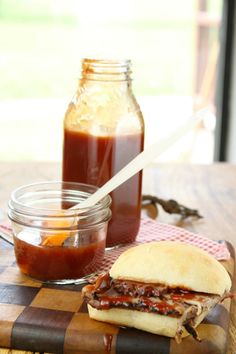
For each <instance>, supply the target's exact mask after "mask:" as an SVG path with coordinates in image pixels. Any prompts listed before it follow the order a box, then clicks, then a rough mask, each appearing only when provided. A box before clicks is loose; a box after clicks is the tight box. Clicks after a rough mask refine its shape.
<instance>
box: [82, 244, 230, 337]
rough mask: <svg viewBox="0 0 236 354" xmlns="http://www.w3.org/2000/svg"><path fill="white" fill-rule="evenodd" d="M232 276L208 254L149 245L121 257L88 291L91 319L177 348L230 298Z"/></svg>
mask: <svg viewBox="0 0 236 354" xmlns="http://www.w3.org/2000/svg"><path fill="white" fill-rule="evenodd" d="M230 288H231V279H230V277H229V274H228V272H227V271H226V269H225V268H224V267H223V266H222V264H221V263H220V262H218V261H217V260H216V259H215V258H213V257H212V256H210V255H209V254H208V253H207V252H205V251H203V250H201V249H200V248H197V247H195V246H191V245H188V244H184V243H180V242H168V241H161V242H150V243H145V244H141V245H139V246H135V247H132V248H130V249H128V250H127V251H125V252H124V253H122V254H121V255H120V256H119V258H118V259H117V260H116V261H115V263H114V264H113V266H112V267H111V269H110V271H109V273H106V274H101V275H100V276H98V277H97V279H96V281H95V282H94V283H93V284H88V285H86V286H85V287H84V288H83V290H82V293H83V297H84V299H85V300H86V302H87V304H88V312H89V316H90V318H92V319H95V320H98V321H103V322H109V323H114V324H117V325H121V326H128V327H134V328H137V329H140V330H143V331H147V332H151V333H154V334H159V335H164V336H168V337H174V338H175V339H176V341H177V342H178V343H180V342H181V340H182V338H183V337H186V336H187V335H189V334H191V335H192V336H193V337H194V338H195V339H196V340H200V338H199V337H198V334H197V330H196V327H197V326H198V325H199V323H201V322H202V320H203V319H204V318H205V317H206V316H207V314H208V313H209V312H210V311H211V310H212V309H213V308H214V307H215V306H216V305H217V304H218V303H220V302H221V301H223V300H224V299H225V298H227V297H230V296H232V295H231V294H230V292H229V291H230Z"/></svg>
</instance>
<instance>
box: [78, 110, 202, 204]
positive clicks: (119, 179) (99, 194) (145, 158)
mask: <svg viewBox="0 0 236 354" xmlns="http://www.w3.org/2000/svg"><path fill="white" fill-rule="evenodd" d="M206 111H207V110H206V109H202V110H200V111H198V112H196V113H195V114H194V115H193V116H192V117H191V118H190V119H188V121H187V122H186V123H185V124H184V125H182V126H181V127H180V128H178V129H177V130H176V131H175V132H174V133H173V134H171V135H170V136H169V137H168V138H165V139H163V140H161V141H158V142H156V143H154V144H153V145H151V146H149V147H148V148H147V149H145V150H144V151H143V152H141V153H140V154H139V155H137V156H136V157H135V158H134V159H133V160H132V161H130V162H129V163H128V164H127V165H126V166H125V167H124V168H122V169H121V170H120V171H119V172H118V173H117V174H116V175H115V176H113V177H112V178H111V179H110V180H109V181H108V182H107V183H105V184H104V185H103V186H102V187H101V188H100V189H98V190H97V191H96V192H95V193H94V194H92V195H91V196H90V197H89V198H87V199H85V200H84V201H82V202H81V203H80V204H77V205H75V206H73V207H72V208H71V209H75V208H89V207H91V206H93V205H94V204H96V203H97V202H99V200H101V199H102V198H103V197H105V196H106V195H107V194H109V193H110V192H112V191H113V190H114V189H115V188H117V187H118V186H119V185H121V184H122V183H124V182H125V181H127V180H128V179H129V178H130V177H132V176H133V175H135V174H136V173H137V172H139V171H140V170H142V169H143V168H144V167H145V166H146V165H148V164H149V163H150V162H151V161H152V160H154V159H155V158H156V157H157V156H158V155H160V154H162V153H163V152H164V151H165V150H167V149H168V148H169V147H170V146H171V145H172V144H173V143H175V142H176V141H178V139H179V138H181V136H183V135H184V134H185V133H187V132H188V131H189V130H190V128H192V127H193V126H194V125H195V124H196V122H198V121H199V120H200V119H202V117H203V114H204V113H205V112H206Z"/></svg>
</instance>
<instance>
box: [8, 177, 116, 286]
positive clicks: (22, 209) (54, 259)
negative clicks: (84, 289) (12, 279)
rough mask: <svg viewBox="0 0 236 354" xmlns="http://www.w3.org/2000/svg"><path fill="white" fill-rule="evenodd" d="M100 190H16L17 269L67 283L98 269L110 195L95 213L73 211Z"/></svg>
mask: <svg viewBox="0 0 236 354" xmlns="http://www.w3.org/2000/svg"><path fill="white" fill-rule="evenodd" d="M96 190H97V187H95V186H92V185H86V184H82V183H65V182H42V183H35V184H30V185H26V186H22V187H20V188H18V189H16V190H14V191H13V192H12V194H11V198H10V201H9V212H8V216H9V219H10V220H11V224H12V228H13V237H14V249H15V256H16V261H17V264H18V266H19V268H20V270H21V271H22V273H24V274H26V275H28V276H30V277H32V278H34V279H37V280H41V281H45V282H53V283H58V284H69V283H72V282H75V281H76V280H78V279H81V278H83V277H85V276H88V275H89V274H91V273H93V272H95V271H97V270H98V268H99V266H100V265H101V262H102V260H103V257H104V252H105V244H106V235H107V225H108V221H109V220H110V217H111V211H110V208H109V207H110V204H111V198H110V196H106V197H105V198H103V199H102V200H101V201H100V202H99V203H97V204H96V205H94V206H93V207H91V208H84V209H83V208H82V209H79V208H75V209H70V207H72V206H75V205H76V204H78V203H80V202H81V201H83V200H84V199H86V198H88V197H89V195H91V194H92V193H94V192H95V191H96Z"/></svg>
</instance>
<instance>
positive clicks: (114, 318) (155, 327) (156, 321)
mask: <svg viewBox="0 0 236 354" xmlns="http://www.w3.org/2000/svg"><path fill="white" fill-rule="evenodd" d="M88 312H89V316H90V318H93V319H95V320H98V321H102V322H108V323H113V324H116V325H120V326H127V327H133V328H137V329H141V330H143V331H146V332H150V333H154V334H159V335H163V336H166V337H175V335H176V332H177V330H178V329H179V328H180V326H181V324H180V319H179V318H174V317H168V316H164V315H159V314H154V313H147V312H141V311H135V310H126V309H117V308H112V309H109V310H97V309H95V308H93V307H92V306H90V305H88ZM206 314H207V313H206V312H204V313H202V314H201V315H200V316H198V317H197V318H195V321H194V322H195V325H194V327H197V326H198V324H199V323H200V322H201V321H202V320H203V319H204V317H205V316H206ZM188 335H189V333H188V332H187V331H186V330H185V329H184V328H183V333H182V335H181V337H182V338H184V337H187V336H188Z"/></svg>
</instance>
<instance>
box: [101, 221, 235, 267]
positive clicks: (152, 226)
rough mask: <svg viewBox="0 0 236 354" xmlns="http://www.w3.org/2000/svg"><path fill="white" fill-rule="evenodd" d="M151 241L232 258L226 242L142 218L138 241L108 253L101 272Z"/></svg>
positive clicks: (221, 257)
mask: <svg viewBox="0 0 236 354" xmlns="http://www.w3.org/2000/svg"><path fill="white" fill-rule="evenodd" d="M151 241H179V242H184V243H188V244H191V245H193V246H197V247H199V248H201V249H203V250H204V251H206V252H208V253H209V254H211V255H212V256H213V257H215V258H216V259H217V260H226V259H229V258H230V253H229V250H228V248H227V245H226V244H225V243H224V242H217V241H213V240H211V239H209V238H207V237H204V236H201V235H198V234H195V233H193V232H190V231H187V230H185V229H183V228H180V227H177V226H173V225H169V224H162V223H160V222H158V221H155V220H152V219H150V218H142V220H141V226H140V230H139V233H138V235H137V238H136V241H135V242H133V243H130V244H127V245H122V246H119V247H115V248H113V249H111V250H109V251H107V252H106V254H105V258H104V260H103V264H102V266H101V268H100V271H108V270H109V269H110V267H111V266H112V264H113V263H114V262H115V260H116V259H117V258H118V257H119V255H120V254H121V253H122V252H124V251H125V250H127V249H128V248H130V247H133V246H137V245H139V244H141V243H145V242H151Z"/></svg>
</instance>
